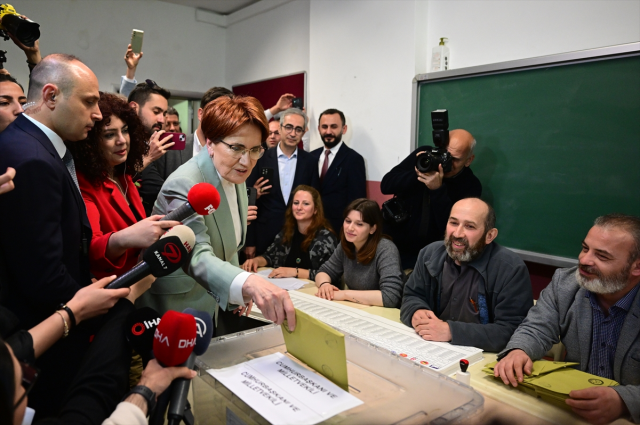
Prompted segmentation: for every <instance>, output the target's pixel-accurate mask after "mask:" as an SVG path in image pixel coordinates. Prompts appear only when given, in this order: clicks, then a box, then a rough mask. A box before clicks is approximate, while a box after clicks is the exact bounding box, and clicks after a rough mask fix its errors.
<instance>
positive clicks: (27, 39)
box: [0, 3, 40, 47]
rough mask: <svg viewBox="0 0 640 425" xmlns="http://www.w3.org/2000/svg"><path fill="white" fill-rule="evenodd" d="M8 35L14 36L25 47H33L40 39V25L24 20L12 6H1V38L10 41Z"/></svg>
mask: <svg viewBox="0 0 640 425" xmlns="http://www.w3.org/2000/svg"><path fill="white" fill-rule="evenodd" d="M7 33H9V34H13V35H14V36H15V37H16V38H17V39H18V41H20V43H22V44H24V45H25V46H27V47H33V44H34V43H35V42H36V40H38V39H39V38H40V24H37V23H35V22H33V21H32V20H31V19H26V18H23V17H22V16H21V15H20V14H19V13H18V12H16V9H15V8H14V7H13V6H11V5H10V4H7V3H5V4H0V36H1V37H3V38H4V39H5V40H8V39H9V35H8V34H7Z"/></svg>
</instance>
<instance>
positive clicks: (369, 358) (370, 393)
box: [193, 324, 484, 425]
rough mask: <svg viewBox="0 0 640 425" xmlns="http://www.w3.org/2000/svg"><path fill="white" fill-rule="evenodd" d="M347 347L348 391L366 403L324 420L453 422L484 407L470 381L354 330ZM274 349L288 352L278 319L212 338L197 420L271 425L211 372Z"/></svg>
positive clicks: (196, 398) (197, 387) (410, 424)
mask: <svg viewBox="0 0 640 425" xmlns="http://www.w3.org/2000/svg"><path fill="white" fill-rule="evenodd" d="M345 346H346V353H347V373H348V377H349V392H350V393H351V394H352V395H353V396H355V397H357V398H358V399H360V400H361V401H363V404H361V405H360V406H357V407H354V408H352V409H350V410H347V411H344V412H342V413H340V414H338V415H336V416H333V417H332V418H330V419H328V420H327V421H325V422H324V423H325V424H367V425H370V424H398V425H414V424H448V423H454V422H456V421H459V420H462V419H464V418H468V417H469V416H471V415H473V414H475V413H477V412H480V411H482V406H483V404H484V398H483V397H482V395H480V394H479V393H478V392H476V391H475V390H474V389H473V388H471V387H469V386H466V385H464V384H462V383H460V382H458V381H456V380H454V379H451V378H449V377H447V376H445V375H443V374H440V373H438V372H435V371H432V370H429V369H427V368H425V367H421V366H420V365H418V364H416V363H414V362H412V361H410V360H407V359H405V358H402V357H399V356H397V355H395V354H393V353H391V352H390V351H388V350H384V349H381V348H379V347H375V346H373V345H371V344H370V343H368V342H366V341H363V340H360V339H358V338H356V337H354V336H352V335H349V334H345ZM275 352H280V353H286V346H285V344H284V338H283V336H282V330H281V329H280V326H277V325H273V324H271V325H267V326H263V327H260V328H256V329H252V330H249V331H244V332H238V333H235V334H231V335H226V336H223V337H219V338H215V339H213V340H212V341H211V345H210V346H209V349H208V350H207V352H206V353H205V354H204V355H202V356H200V357H199V358H198V359H197V361H196V365H197V366H198V369H199V373H198V374H199V378H196V379H195V380H194V382H193V412H194V414H195V417H196V423H197V424H200V425H202V424H210V423H211V424H214V423H222V424H233V425H242V424H247V425H255V424H268V423H269V422H267V421H266V420H265V419H264V418H263V417H262V416H260V415H259V414H258V413H257V412H255V411H254V410H253V409H252V408H251V407H249V406H248V405H247V404H246V403H245V402H244V401H242V400H241V399H240V398H239V397H237V396H236V395H235V394H233V393H232V392H231V391H229V390H228V389H227V388H226V387H225V386H224V385H223V384H222V383H220V382H219V381H217V380H216V379H215V378H213V377H212V376H211V375H210V374H208V373H207V372H206V371H207V370H208V369H221V368H225V367H229V366H233V365H236V364H240V363H243V362H246V361H248V360H252V359H255V358H259V357H262V356H266V355H269V354H273V353H275ZM294 360H295V361H297V360H296V359H294Z"/></svg>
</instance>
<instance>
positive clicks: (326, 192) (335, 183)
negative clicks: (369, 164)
mask: <svg viewBox="0 0 640 425" xmlns="http://www.w3.org/2000/svg"><path fill="white" fill-rule="evenodd" d="M318 131H319V132H320V137H321V138H322V142H323V143H324V148H318V149H316V150H314V151H313V152H311V155H312V156H313V158H314V161H315V163H316V164H317V167H318V171H317V173H318V174H319V176H320V194H321V195H322V204H323V206H324V215H325V216H326V217H327V220H329V223H331V226H333V230H335V231H336V233H337V234H339V233H340V229H341V228H342V221H343V214H342V213H343V212H344V209H345V208H346V207H347V205H349V204H350V203H351V201H353V200H354V199H358V198H366V197H367V172H366V169H365V166H364V158H362V155H360V154H359V153H358V152H356V151H354V150H353V149H351V148H350V147H349V146H347V145H345V144H344V143H343V142H342V135H343V134H345V133H346V132H347V124H346V120H345V118H344V114H343V113H342V112H341V111H339V110H337V109H327V110H326V111H324V112H323V113H321V114H320V123H319V124H318Z"/></svg>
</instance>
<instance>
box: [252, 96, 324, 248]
mask: <svg viewBox="0 0 640 425" xmlns="http://www.w3.org/2000/svg"><path fill="white" fill-rule="evenodd" d="M307 124H308V119H307V115H306V114H305V113H304V112H302V111H301V110H300V109H296V108H291V109H287V110H286V111H284V112H282V114H281V115H280V135H281V139H280V143H278V145H277V146H276V147H275V148H271V149H269V150H267V152H265V154H264V155H263V156H262V158H260V159H259V160H258V163H257V164H256V166H255V167H253V171H252V172H251V175H250V176H249V178H248V179H247V186H254V187H255V188H256V189H258V201H257V206H258V218H257V219H256V220H255V221H254V222H253V223H252V225H251V226H249V227H248V228H247V248H245V254H246V255H247V256H248V258H253V256H255V255H262V254H263V253H264V252H265V251H266V249H267V248H268V247H269V245H271V243H272V242H273V239H274V238H275V237H276V235H277V234H278V232H280V231H281V230H282V227H283V226H284V214H285V211H286V209H287V205H288V204H289V202H290V199H289V195H290V194H291V191H292V190H293V189H294V188H295V187H296V186H298V185H301V184H306V185H308V186H311V187H314V188H317V187H318V173H317V171H316V161H315V160H314V159H313V157H312V156H311V154H310V153H308V152H306V151H304V150H303V149H300V148H299V147H298V144H299V143H300V140H302V136H303V135H304V133H305V131H306V130H305V129H306V128H307ZM263 169H271V170H272V172H273V180H272V181H268V179H265V178H263V177H261V176H262V174H261V173H262V170H263Z"/></svg>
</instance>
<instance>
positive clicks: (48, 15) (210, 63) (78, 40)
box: [0, 0, 226, 92]
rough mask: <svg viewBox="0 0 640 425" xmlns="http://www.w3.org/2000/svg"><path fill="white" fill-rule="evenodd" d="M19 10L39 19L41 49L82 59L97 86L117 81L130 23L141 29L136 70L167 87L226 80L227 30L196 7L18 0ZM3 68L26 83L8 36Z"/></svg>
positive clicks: (196, 87) (143, 1)
mask: <svg viewBox="0 0 640 425" xmlns="http://www.w3.org/2000/svg"><path fill="white" fill-rule="evenodd" d="M12 4H13V6H15V8H16V10H17V11H18V13H21V14H24V15H26V16H29V17H30V18H32V19H33V20H35V21H36V22H38V23H39V24H40V32H41V34H42V35H41V40H40V50H41V52H42V53H43V55H46V54H49V53H54V52H62V53H70V54H74V55H76V56H78V57H80V59H82V60H83V61H84V62H85V63H86V64H87V65H88V66H89V67H90V68H91V69H92V70H93V71H94V72H95V73H96V75H97V76H98V80H99V81H100V88H101V90H106V91H113V86H114V85H115V86H116V87H120V76H121V75H124V73H125V72H126V65H125V63H124V59H123V57H124V54H125V52H126V49H127V44H128V43H129V41H130V40H131V30H132V29H133V28H136V29H141V30H144V31H145V35H144V43H143V46H142V47H143V48H142V51H143V52H144V56H143V58H142V59H141V61H140V65H139V66H138V70H137V73H136V76H137V78H138V81H142V80H143V79H145V78H150V79H152V80H155V81H156V82H157V83H158V84H160V85H162V86H164V87H167V88H169V89H180V90H187V91H199V92H204V91H205V90H206V89H207V88H209V87H211V86H212V85H224V84H225V67H224V63H225V50H226V30H225V29H224V28H220V27H217V26H214V25H211V24H207V23H202V22H196V20H195V9H194V8H191V7H186V6H179V5H175V4H170V3H164V2H158V1H150V0H126V1H124V0H109V1H106V0H90V1H89V0H84V1H77V0H76V1H74V0H56V1H51V0H18V1H15V2H13V3H12ZM0 44H1V49H2V50H7V59H8V61H7V63H6V64H5V66H6V68H7V69H9V71H10V72H11V73H12V75H14V76H15V77H16V78H17V79H18V81H20V82H21V83H23V84H24V85H25V86H26V83H27V81H28V69H27V65H26V63H25V57H24V54H23V53H22V51H21V50H19V49H18V48H17V47H16V46H15V45H14V44H13V42H11V40H9V41H7V42H2V41H0Z"/></svg>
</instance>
